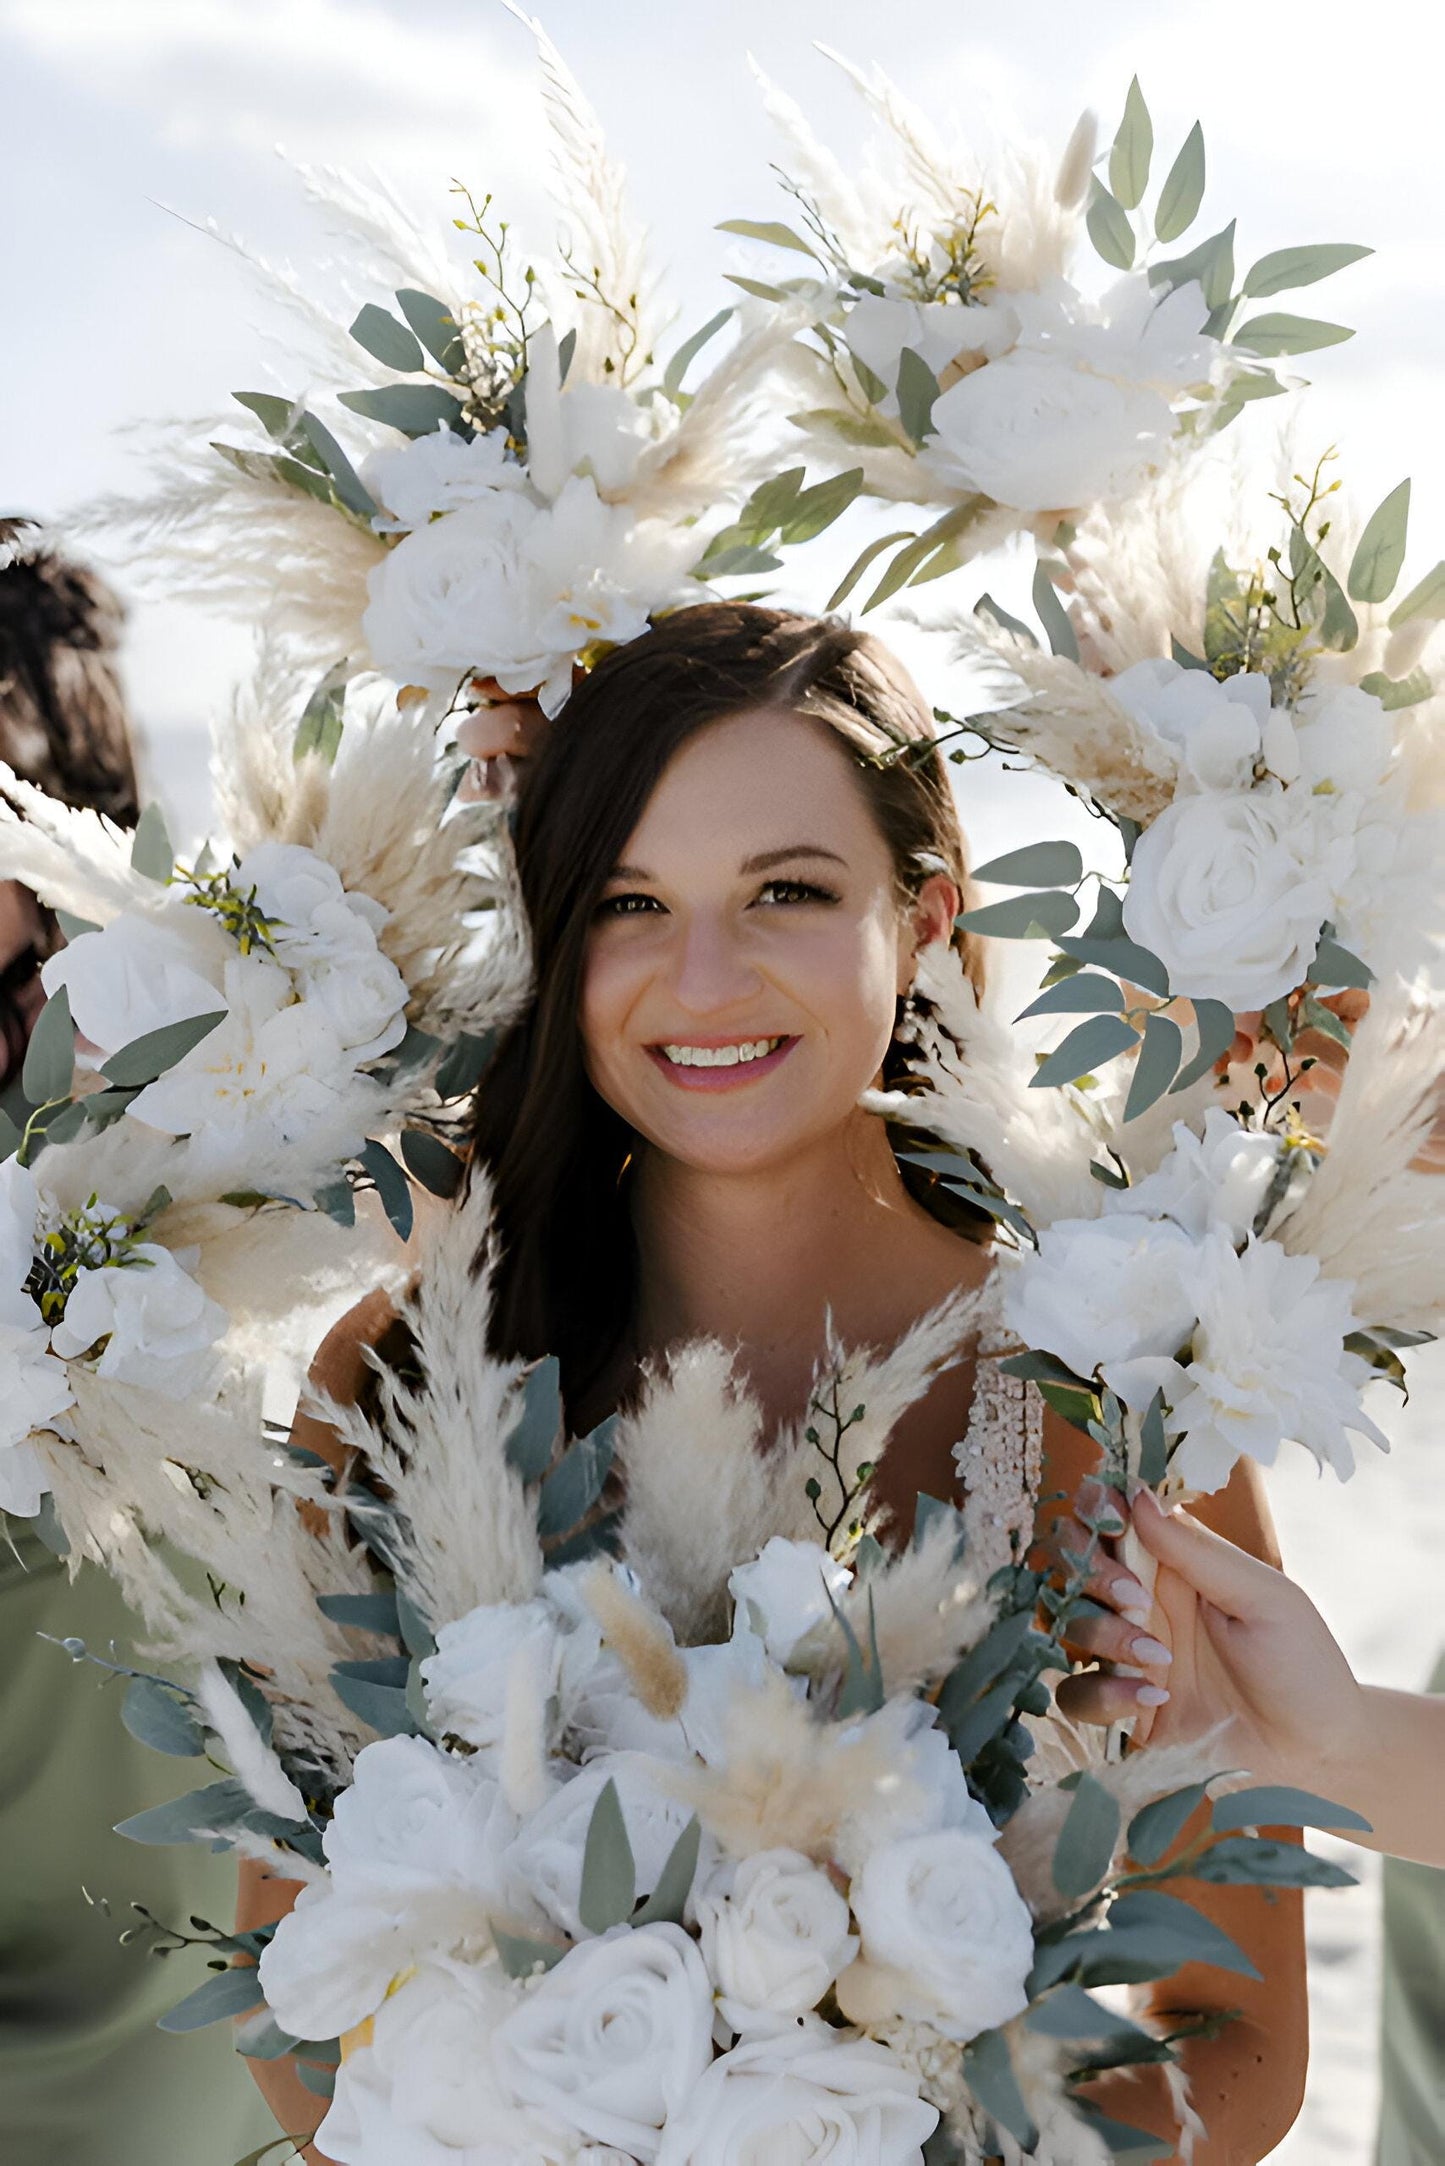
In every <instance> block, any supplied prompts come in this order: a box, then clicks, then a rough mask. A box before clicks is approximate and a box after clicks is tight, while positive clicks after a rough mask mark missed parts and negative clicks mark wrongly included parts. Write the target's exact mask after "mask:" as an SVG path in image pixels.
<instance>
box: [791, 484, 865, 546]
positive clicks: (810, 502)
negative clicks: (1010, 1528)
mask: <svg viewBox="0 0 1445 2166" xmlns="http://www.w3.org/2000/svg"><path fill="white" fill-rule="evenodd" d="M862 486H863V469H862V467H861V466H854V467H850V468H849V470H848V472H847V473H846V474H835V475H834V476H833V477H832V479H831V480H829V481H820V482H817V483H815V484H814V486H813V487H812V488H811V489H804V490H802V491H801V492H800V494H799V495H798V496H796V497H795V498H794V499H793V504H792V508H791V510H790V511H789V513H788V516H787V518H786V519H785V520H784V521H783V523H782V526H781V529H780V532H779V539H780V540H781V541H784V542H786V543H788V544H790V545H791V544H794V543H797V542H805V541H811V540H812V539H813V536H814V535H815V534H821V533H822V532H823V530H824V528H825V527H830V526H831V525H832V524H833V521H834V520H835V519H836V518H838V517H839V516H840V514H841V513H843V512H845V511H846V510H847V509H848V506H849V505H850V504H851V503H852V501H853V499H854V497H856V496H857V494H858V492H859V490H860V489H861V488H862Z"/></svg>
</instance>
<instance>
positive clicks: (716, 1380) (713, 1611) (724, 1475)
mask: <svg viewBox="0 0 1445 2166" xmlns="http://www.w3.org/2000/svg"><path fill="white" fill-rule="evenodd" d="M617 1463H618V1467H619V1469H620V1471H621V1474H622V1482H623V1494H624V1504H623V1515H622V1524H621V1530H620V1553H621V1556H622V1558H623V1561H624V1562H625V1563H627V1564H630V1565H631V1566H632V1568H633V1570H634V1571H635V1572H636V1573H637V1574H638V1576H639V1578H640V1579H641V1580H642V1583H643V1585H644V1586H645V1587H646V1588H647V1590H648V1594H649V1596H650V1598H651V1599H652V1600H653V1601H654V1602H655V1603H656V1605H657V1607H658V1608H659V1609H660V1610H661V1612H662V1614H663V1616H664V1617H665V1618H666V1619H667V1621H668V1623H669V1624H670V1625H671V1626H672V1628H673V1630H674V1632H676V1634H677V1636H678V1638H679V1639H680V1640H681V1641H683V1642H684V1644H686V1645H697V1644H699V1643H701V1642H703V1641H706V1640H711V1639H719V1638H723V1637H725V1636H726V1633H727V1619H728V1594H727V1583H728V1575H729V1574H730V1573H731V1572H732V1570H733V1568H734V1566H735V1565H736V1564H737V1563H738V1562H739V1560H740V1559H743V1558H748V1557H753V1556H756V1554H757V1552H758V1551H759V1550H760V1549H761V1548H762V1546H763V1544H764V1542H766V1541H767V1539H768V1537H769V1535H771V1534H775V1533H776V1532H777V1531H778V1530H777V1526H776V1524H775V1519H776V1505H775V1499H774V1491H773V1473H772V1468H771V1464H770V1461H769V1459H768V1458H767V1457H765V1455H764V1450H763V1417H762V1411H761V1409H760V1408H759V1406H758V1404H757V1402H756V1401H755V1400H754V1399H753V1398H751V1397H750V1396H749V1394H748V1392H747V1391H746V1389H745V1388H744V1387H743V1385H742V1384H741V1383H740V1381H739V1379H738V1377H737V1375H736V1373H735V1369H734V1362H733V1356H732V1355H731V1354H730V1353H729V1352H728V1351H727V1349H726V1348H725V1347H722V1346H720V1345H718V1344H717V1343H716V1342H715V1341H709V1340H699V1341H697V1342H696V1343H695V1344H693V1345H690V1346H684V1347H681V1348H679V1349H678V1350H677V1351H675V1352H674V1353H672V1354H670V1355H669V1356H668V1357H667V1360H666V1363H665V1364H663V1365H661V1366H659V1367H657V1368H648V1369H647V1370H645V1371H644V1387H643V1392H642V1396H641V1399H640V1400H639V1402H638V1404H637V1406H636V1407H635V1409H634V1410H633V1411H631V1412H630V1413H628V1414H625V1415H624V1416H623V1418H622V1420H621V1422H620V1423H619V1425H618V1430H617Z"/></svg>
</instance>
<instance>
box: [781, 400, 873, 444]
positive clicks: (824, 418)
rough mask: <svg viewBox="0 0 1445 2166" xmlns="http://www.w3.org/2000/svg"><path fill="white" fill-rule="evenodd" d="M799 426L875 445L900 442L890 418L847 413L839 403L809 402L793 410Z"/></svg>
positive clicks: (846, 441) (847, 440) (845, 441)
mask: <svg viewBox="0 0 1445 2166" xmlns="http://www.w3.org/2000/svg"><path fill="white" fill-rule="evenodd" d="M788 419H789V421H791V423H792V424H793V427H794V428H795V429H811V430H814V431H816V430H819V429H822V430H823V431H824V432H825V433H827V434H830V435H833V436H837V437H841V439H842V441H843V442H844V443H845V444H867V445H871V446H873V447H874V448H879V447H883V448H886V447H888V446H890V445H892V446H895V447H896V445H897V443H898V437H897V434H896V432H895V431H894V430H892V429H890V428H889V427H888V425H887V423H886V422H883V421H879V420H876V419H875V418H874V417H873V416H871V415H864V414H849V413H844V412H843V411H842V410H841V408H839V407H836V406H809V407H806V408H804V410H803V411H802V412H801V413H796V414H789V416H788Z"/></svg>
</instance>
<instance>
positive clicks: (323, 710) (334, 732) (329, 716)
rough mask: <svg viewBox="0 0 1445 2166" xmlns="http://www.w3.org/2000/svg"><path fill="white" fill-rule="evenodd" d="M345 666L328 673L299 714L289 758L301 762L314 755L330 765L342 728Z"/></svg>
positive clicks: (337, 748) (341, 665)
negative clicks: (299, 718)
mask: <svg viewBox="0 0 1445 2166" xmlns="http://www.w3.org/2000/svg"><path fill="white" fill-rule="evenodd" d="M348 667H349V663H348V662H345V661H343V662H338V663H337V665H336V666H335V668H334V669H329V670H328V671H327V672H326V675H325V676H324V677H323V678H322V680H321V682H320V683H319V684H318V685H317V687H316V689H315V691H314V692H313V693H312V694H311V696H310V698H309V699H308V700H307V702H306V705H305V706H304V707H303V708H302V710H301V720H300V721H299V722H298V723H297V725H296V735H295V736H294V737H293V738H292V740H291V757H292V758H293V759H294V760H304V759H306V758H308V757H309V756H310V755H311V754H313V753H314V754H315V755H316V757H317V758H318V759H319V760H322V761H323V762H324V763H325V765H326V766H328V767H330V766H332V765H334V763H335V760H336V755H337V752H338V751H339V750H340V748H341V733H342V730H343V729H344V728H345V726H346V671H347V669H348Z"/></svg>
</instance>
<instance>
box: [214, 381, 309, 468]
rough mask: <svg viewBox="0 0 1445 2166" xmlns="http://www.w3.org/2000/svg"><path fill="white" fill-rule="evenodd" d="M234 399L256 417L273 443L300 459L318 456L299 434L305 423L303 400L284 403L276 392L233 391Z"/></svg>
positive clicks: (285, 401) (288, 400) (287, 400)
mask: <svg viewBox="0 0 1445 2166" xmlns="http://www.w3.org/2000/svg"><path fill="white" fill-rule="evenodd" d="M231 396H232V398H233V399H234V400H235V402H236V404H237V405H238V406H244V407H245V409H246V411H247V412H248V413H251V414H254V415H255V416H256V419H257V420H258V421H259V422H260V424H261V426H262V428H263V429H264V430H265V431H266V434H267V435H268V436H269V437H270V438H271V440H272V442H273V443H276V444H284V445H285V446H286V449H287V450H288V451H294V452H295V453H296V455H297V457H298V458H304V459H310V458H312V457H313V456H314V454H313V453H312V451H311V448H310V446H309V445H305V444H303V442H302V441H301V439H300V438H299V437H298V434H297V431H298V427H299V424H300V421H301V402H300V400H299V399H280V398H277V396H276V394H275V392H274V391H233V392H232V393H231Z"/></svg>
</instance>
